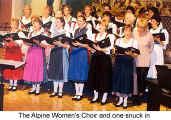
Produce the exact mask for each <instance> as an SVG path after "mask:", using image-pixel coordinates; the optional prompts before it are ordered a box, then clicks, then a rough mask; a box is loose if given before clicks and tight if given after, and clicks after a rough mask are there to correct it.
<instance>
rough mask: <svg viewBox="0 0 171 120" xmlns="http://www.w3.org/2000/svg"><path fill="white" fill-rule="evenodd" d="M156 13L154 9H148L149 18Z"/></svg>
mask: <svg viewBox="0 0 171 120" xmlns="http://www.w3.org/2000/svg"><path fill="white" fill-rule="evenodd" d="M153 15H154V13H153V11H152V10H149V11H148V18H149V19H150V18H151V17H153Z"/></svg>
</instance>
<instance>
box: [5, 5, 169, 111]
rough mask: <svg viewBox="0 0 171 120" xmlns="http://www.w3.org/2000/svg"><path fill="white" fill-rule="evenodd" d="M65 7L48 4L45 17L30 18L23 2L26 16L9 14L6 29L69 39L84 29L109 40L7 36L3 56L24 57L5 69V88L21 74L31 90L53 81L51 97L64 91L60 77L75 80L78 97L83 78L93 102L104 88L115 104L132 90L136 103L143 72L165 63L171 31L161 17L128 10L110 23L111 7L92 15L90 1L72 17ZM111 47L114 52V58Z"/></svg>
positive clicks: (14, 85)
mask: <svg viewBox="0 0 171 120" xmlns="http://www.w3.org/2000/svg"><path fill="white" fill-rule="evenodd" d="M63 10H64V11H63V12H62V11H58V12H56V13H58V14H56V16H57V17H56V18H54V17H51V16H50V7H46V9H45V11H44V13H45V16H44V17H42V18H40V17H37V16H36V17H35V16H34V17H32V19H31V17H30V12H31V9H30V7H29V6H25V8H24V13H25V16H23V17H21V19H20V20H17V19H12V20H11V31H10V33H18V36H20V38H33V37H35V36H38V35H45V36H48V37H55V36H59V35H62V34H65V35H66V36H67V37H70V38H72V39H75V38H77V37H79V36H82V35H85V34H86V35H87V38H88V39H89V40H91V41H93V42H94V43H97V42H99V41H102V40H106V39H107V38H108V39H109V40H110V44H109V45H108V46H105V47H102V46H99V45H96V44H94V45H93V47H90V46H89V45H88V44H85V43H82V42H78V41H75V42H72V44H69V42H67V41H66V42H61V41H60V40H56V41H54V42H53V43H52V44H48V43H47V41H45V40H41V41H40V40H38V39H34V40H33V43H29V42H26V41H23V40H14V39H12V38H10V37H8V38H6V39H5V40H4V41H3V42H4V43H3V47H4V48H5V49H6V53H5V57H4V59H8V60H14V61H25V66H24V67H20V68H17V69H5V70H4V71H3V73H4V78H5V79H6V80H9V81H10V83H9V88H8V89H9V90H16V89H17V81H18V80H21V79H23V80H24V81H25V83H26V84H27V83H31V84H32V90H31V91H29V94H36V95H39V94H40V85H41V84H43V83H46V82H47V81H53V89H54V90H53V92H52V94H51V96H50V97H54V96H56V95H58V96H59V97H62V93H63V85H64V83H65V82H68V81H72V82H74V84H75V95H74V96H73V100H78V101H79V100H81V98H82V95H83V89H84V84H85V83H87V87H88V89H90V90H91V91H93V92H94V97H93V99H92V100H91V103H95V102H97V100H98V99H99V94H100V93H102V94H103V97H102V100H101V103H102V105H104V104H106V101H107V96H108V93H110V92H112V93H113V94H115V95H116V96H118V97H119V101H118V102H117V104H116V106H121V105H122V106H123V107H124V108H127V99H128V97H130V96H132V95H134V96H135V98H137V99H135V101H134V102H136V103H137V104H140V95H139V93H143V92H144V91H145V89H146V88H147V85H146V81H145V79H146V77H148V78H152V79H157V72H156V68H155V65H162V64H164V60H163V59H164V58H163V49H165V48H166V46H167V44H168V38H169V35H168V32H167V30H165V29H164V28H163V27H162V23H161V21H160V17H159V16H156V15H153V16H152V17H151V18H150V19H149V20H147V19H144V18H138V19H135V18H134V15H133V13H131V11H127V13H126V14H125V21H124V22H123V23H121V22H118V21H117V22H116V21H115V23H114V22H113V21H112V18H113V16H111V14H110V13H109V12H105V13H104V14H103V17H102V18H98V19H96V18H94V17H92V16H91V7H90V6H86V7H85V10H84V11H85V12H84V13H85V15H84V13H83V12H82V11H78V13H77V17H76V18H74V17H72V16H71V8H70V7H69V6H67V5H66V6H64V9H63ZM63 13H64V15H63ZM86 14H89V16H87V15H86ZM130 15H132V17H131V16H130ZM128 16H129V17H128ZM116 23H117V24H116ZM156 33H164V40H163V39H161V38H162V37H161V36H160V35H161V34H159V36H154V34H156ZM7 40H8V41H7ZM83 40H84V39H83ZM116 46H119V47H121V48H123V49H124V48H129V47H131V48H136V49H139V51H140V54H137V53H133V52H130V51H124V52H116V51H117V49H116ZM111 51H112V53H113V54H114V62H113V63H112V57H111Z"/></svg>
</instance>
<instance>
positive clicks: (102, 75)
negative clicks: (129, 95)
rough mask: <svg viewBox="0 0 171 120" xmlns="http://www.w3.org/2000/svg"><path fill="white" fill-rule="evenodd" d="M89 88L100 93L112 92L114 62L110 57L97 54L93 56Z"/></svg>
mask: <svg viewBox="0 0 171 120" xmlns="http://www.w3.org/2000/svg"><path fill="white" fill-rule="evenodd" d="M87 87H88V89H90V90H96V91H98V92H101V93H104V92H111V90H112V61H111V57H110V56H109V55H106V54H105V53H99V52H96V53H94V54H93V55H92V61H91V64H90V70H89V74H88V82H87Z"/></svg>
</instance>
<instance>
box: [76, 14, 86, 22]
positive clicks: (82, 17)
mask: <svg viewBox="0 0 171 120" xmlns="http://www.w3.org/2000/svg"><path fill="white" fill-rule="evenodd" d="M79 17H81V18H83V20H84V21H86V18H85V16H83V15H80V16H79ZM79 17H78V18H79ZM78 18H77V19H78Z"/></svg>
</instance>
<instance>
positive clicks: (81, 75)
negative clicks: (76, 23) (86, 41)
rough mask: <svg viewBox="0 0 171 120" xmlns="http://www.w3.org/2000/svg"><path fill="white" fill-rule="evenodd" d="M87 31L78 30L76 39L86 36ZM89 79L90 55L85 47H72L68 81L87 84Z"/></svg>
mask: <svg viewBox="0 0 171 120" xmlns="http://www.w3.org/2000/svg"><path fill="white" fill-rule="evenodd" d="M86 31H87V29H86V28H83V29H81V30H79V29H77V30H76V31H75V35H74V36H75V38H76V37H79V36H81V35H84V34H86ZM87 79H88V53H87V49H86V48H83V47H72V51H71V53H70V61H69V70H68V80H70V81H73V82H81V83H82V82H83V83H84V82H87Z"/></svg>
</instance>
